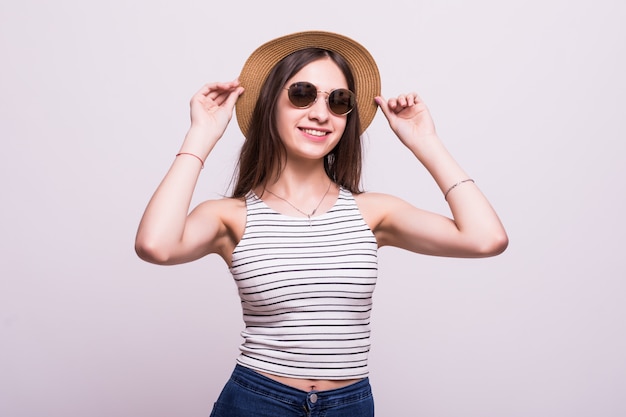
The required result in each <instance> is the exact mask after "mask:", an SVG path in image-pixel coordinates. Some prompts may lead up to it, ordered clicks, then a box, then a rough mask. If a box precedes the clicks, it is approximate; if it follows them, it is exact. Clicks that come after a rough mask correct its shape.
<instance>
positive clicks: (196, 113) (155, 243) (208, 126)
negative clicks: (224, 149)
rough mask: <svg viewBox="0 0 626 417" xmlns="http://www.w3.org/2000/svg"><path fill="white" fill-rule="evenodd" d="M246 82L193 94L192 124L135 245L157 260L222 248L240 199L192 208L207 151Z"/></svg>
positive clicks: (173, 259) (172, 261)
mask: <svg viewBox="0 0 626 417" xmlns="http://www.w3.org/2000/svg"><path fill="white" fill-rule="evenodd" d="M242 92H243V88H242V87H240V86H239V82H238V81H237V80H235V81H231V82H227V83H213V84H207V85H205V86H204V87H202V89H200V91H198V92H197V93H196V94H195V95H194V96H193V97H192V99H191V102H190V111H191V126H190V128H189V131H188V132H187V135H186V136H185V140H184V142H183V144H182V146H181V148H180V151H179V153H178V154H177V155H176V158H175V159H174V162H173V163H172V166H171V167H170V169H169V171H168V172H167V174H166V175H165V178H163V180H162V181H161V183H160V185H159V186H158V188H157V190H156V191H155V193H154V195H153V196H152V198H151V199H150V202H149V203H148V206H147V207H146V210H145V212H144V214H143V217H142V219H141V222H140V224H139V228H138V230H137V236H136V239H135V250H136V252H137V254H138V255H139V257H140V258H142V259H144V260H146V261H148V262H153V263H157V264H177V263H183V262H188V261H191V260H194V259H198V258H200V257H202V256H204V255H206V254H208V253H211V252H219V251H220V247H221V246H223V240H224V239H226V238H227V237H228V230H227V228H226V226H225V224H226V222H225V216H228V213H229V210H228V209H229V207H228V206H229V205H232V204H236V202H233V201H228V200H216V201H212V202H206V203H203V204H201V205H200V206H198V207H197V208H196V209H194V210H193V211H192V212H191V213H189V209H190V204H191V198H192V195H193V191H194V189H195V186H196V183H197V180H198V177H199V175H200V170H201V169H202V168H203V167H204V161H205V160H206V158H207V156H208V155H209V153H210V152H211V150H212V149H213V147H214V146H215V144H216V143H217V141H218V140H219V139H220V138H221V137H222V135H223V134H224V131H225V129H226V127H227V126H228V123H229V122H230V119H231V118H232V112H233V108H234V106H235V102H236V101H237V98H238V97H239V95H240V94H241V93H242Z"/></svg>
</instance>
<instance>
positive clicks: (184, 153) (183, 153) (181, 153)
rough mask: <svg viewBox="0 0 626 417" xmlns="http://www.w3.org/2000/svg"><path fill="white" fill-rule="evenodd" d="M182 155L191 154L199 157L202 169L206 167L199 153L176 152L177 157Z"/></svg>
mask: <svg viewBox="0 0 626 417" xmlns="http://www.w3.org/2000/svg"><path fill="white" fill-rule="evenodd" d="M180 155H191V156H193V157H196V158H198V161H200V164H202V166H201V167H200V169H202V168H204V161H203V160H202V158H200V157H199V156H198V155H194V154H192V153H189V152H180V153H177V154H176V157H179V156H180Z"/></svg>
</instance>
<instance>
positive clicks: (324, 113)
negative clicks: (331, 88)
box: [309, 91, 330, 123]
mask: <svg viewBox="0 0 626 417" xmlns="http://www.w3.org/2000/svg"><path fill="white" fill-rule="evenodd" d="M327 101H328V94H327V93H325V92H323V91H322V92H318V94H317V100H315V102H314V103H313V104H312V105H311V107H309V119H312V120H317V121H318V122H319V123H324V122H325V121H327V120H328V117H329V115H330V110H329V109H328V102H327Z"/></svg>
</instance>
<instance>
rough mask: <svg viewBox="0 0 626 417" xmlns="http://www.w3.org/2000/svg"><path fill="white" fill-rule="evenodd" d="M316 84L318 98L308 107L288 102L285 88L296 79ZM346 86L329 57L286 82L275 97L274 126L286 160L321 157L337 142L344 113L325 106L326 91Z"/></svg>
mask: <svg viewBox="0 0 626 417" xmlns="http://www.w3.org/2000/svg"><path fill="white" fill-rule="evenodd" d="M302 81H303V82H308V83H311V84H313V85H315V86H316V87H317V90H318V93H317V101H316V102H315V103H313V105H311V107H307V108H304V109H302V108H298V107H296V106H294V105H293V104H291V101H289V96H288V94H287V87H289V86H290V85H291V84H293V83H295V82H302ZM337 88H348V83H347V81H346V78H345V77H344V75H343V73H342V72H341V70H340V69H339V67H338V66H337V64H335V63H334V62H333V61H332V60H331V59H330V58H323V59H320V60H317V61H313V62H311V63H310V64H308V65H306V66H305V67H304V68H302V69H301V70H300V71H298V72H297V73H296V74H295V75H294V76H293V77H291V78H290V79H289V80H288V81H287V83H286V84H285V88H284V89H283V91H281V93H280V94H279V96H278V103H277V112H276V125H277V127H278V133H279V134H280V138H281V140H282V142H283V144H284V145H285V148H286V150H287V158H288V159H322V158H323V157H324V156H325V155H327V154H328V153H329V152H330V151H331V150H332V149H333V148H334V147H335V145H337V143H338V142H339V139H341V136H342V135H343V131H344V129H345V127H346V120H347V115H344V116H337V115H335V114H334V113H332V112H331V111H330V110H329V109H328V104H327V103H326V99H327V97H328V92H330V91H332V90H335V89H337Z"/></svg>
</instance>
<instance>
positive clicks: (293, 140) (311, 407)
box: [136, 32, 508, 417]
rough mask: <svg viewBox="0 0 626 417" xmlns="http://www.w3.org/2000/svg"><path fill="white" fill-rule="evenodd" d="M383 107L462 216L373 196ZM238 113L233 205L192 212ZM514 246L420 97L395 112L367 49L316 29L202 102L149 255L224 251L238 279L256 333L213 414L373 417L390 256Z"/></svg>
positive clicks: (165, 193)
mask: <svg viewBox="0 0 626 417" xmlns="http://www.w3.org/2000/svg"><path fill="white" fill-rule="evenodd" d="M235 104H236V106H235ZM377 107H380V108H381V110H382V112H383V114H384V116H385V117H386V118H387V120H388V122H389V125H390V126H391V129H392V130H393V132H394V133H395V135H396V136H397V137H398V138H399V139H400V141H401V142H402V143H403V144H404V145H405V146H406V147H407V148H408V149H409V150H410V151H411V152H412V153H413V154H414V155H415V157H416V158H417V160H418V161H419V162H420V163H421V164H423V165H424V166H425V167H426V169H427V170H428V171H429V172H430V174H431V175H432V177H433V179H434V180H435V181H436V183H437V185H438V186H439V187H440V189H441V191H442V193H443V197H444V198H445V199H446V200H447V202H448V204H449V205H450V210H451V213H452V218H448V217H445V216H442V215H439V214H435V213H430V212H427V211H424V210H420V209H418V208H416V207H414V206H412V205H410V204H408V203H407V202H405V201H403V200H401V199H399V198H396V197H393V196H390V195H386V194H379V193H371V192H362V191H361V189H360V174H361V143H360V135H361V134H362V133H363V132H364V130H365V129H366V128H367V126H368V125H369V124H370V122H371V121H372V119H373V117H374V115H375V113H376V109H377ZM235 108H236V111H237V120H238V123H239V125H240V128H241V130H242V131H243V133H244V135H245V137H246V141H245V143H244V145H243V148H242V150H241V154H240V158H239V165H238V176H237V181H236V184H235V186H234V190H233V195H232V197H231V198H223V199H218V200H210V201H206V202H204V203H202V204H200V205H198V206H197V207H195V208H194V209H193V210H192V211H191V212H189V210H190V204H191V198H192V193H193V191H194V188H195V184H196V181H197V179H198V176H199V175H200V172H201V168H202V167H203V166H204V163H205V160H206V159H207V157H208V156H209V154H210V152H211V150H212V149H213V147H214V146H215V144H216V143H217V141H218V140H219V139H220V138H221V136H222V135H223V133H224V131H225V129H226V127H227V125H228V123H229V121H230V119H231V117H232V112H233V109H235ZM507 243H508V240H507V236H506V232H505V230H504V228H503V227H502V224H501V223H500V221H499V219H498V216H497V215H496V213H495V212H494V210H493V209H492V207H491V205H490V204H489V202H488V201H487V199H486V198H485V197H484V196H483V194H482V193H481V192H480V191H479V189H478V187H477V186H476V184H475V183H474V181H473V180H472V179H471V178H470V177H468V175H467V174H466V173H465V172H464V171H463V169H462V168H461V167H460V166H459V165H458V164H457V163H456V162H455V160H454V159H453V158H452V156H451V155H450V154H449V153H448V151H447V150H446V149H445V147H444V146H443V144H442V142H441V141H440V139H439V138H438V136H437V133H436V131H435V127H434V124H433V121H432V119H431V116H430V114H429V112H428V109H427V107H426V106H425V104H424V103H423V102H422V101H421V99H420V98H419V97H418V95H417V94H415V93H408V94H401V95H399V96H397V97H396V98H392V99H389V100H386V99H385V98H383V97H382V96H381V95H380V78H379V74H378V69H377V67H376V64H375V62H374V60H373V59H372V57H371V55H370V54H369V52H368V51H367V50H366V49H365V48H363V46H361V45H360V44H358V43H357V42H355V41H354V40H352V39H349V38H347V37H344V36H341V35H338V34H334V33H328V32H301V33H295V34H291V35H287V36H283V37H281V38H278V39H274V40H272V41H270V42H268V43H266V44H264V45H262V46H261V47H259V48H258V49H257V50H256V51H254V53H253V54H252V55H251V56H250V58H249V59H248V61H247V62H246V64H245V65H244V68H243V70H242V73H241V75H240V77H239V78H238V79H236V80H234V81H231V82H225V83H213V84H207V85H205V86H204V87H202V89H200V91H198V92H197V93H196V94H195V95H194V96H193V98H192V99H191V127H190V128H189V131H188V133H187V135H186V137H185V140H184V141H183V144H182V146H181V148H180V152H179V153H178V154H177V155H176V158H175V160H174V162H173V164H172V166H171V168H170V170H169V171H168V173H167V174H166V176H165V178H164V179H163V181H162V183H161V184H160V185H159V187H158V188H157V190H156V192H155V193H154V196H153V197H152V199H151V200H150V202H149V204H148V206H147V208H146V211H145V214H144V216H143V218H142V220H141V223H140V225H139V230H138V233H137V239H136V250H137V253H138V254H139V256H140V257H141V258H142V259H144V260H146V261H148V262H153V263H157V264H163V265H171V264H179V263H183V262H190V261H193V260H195V259H198V258H201V257H203V256H205V255H207V254H210V253H217V254H219V255H220V256H221V257H222V258H223V259H224V261H225V262H226V263H227V264H228V266H229V267H230V271H231V272H232V275H233V278H234V279H235V281H236V283H237V286H238V289H239V295H240V297H241V302H242V309H243V317H244V321H245V324H246V328H245V329H244V331H243V332H242V336H243V339H244V340H243V343H242V346H241V353H240V355H239V357H238V359H237V364H236V366H235V370H234V372H233V374H232V377H231V379H230V380H229V381H228V383H227V384H226V386H225V387H224V390H223V391H222V393H221V395H220V398H219V399H218V401H217V402H216V404H215V406H214V410H213V414H212V415H213V416H242V417H243V416H252V415H254V416H272V417H275V416H302V415H306V416H315V415H326V416H371V415H373V412H374V411H373V399H372V395H371V390H370V386H369V380H368V368H367V355H368V351H369V332H370V328H369V317H370V310H371V295H372V291H373V289H374V285H375V282H376V277H377V258H376V253H377V249H378V248H379V247H381V246H386V245H391V246H396V247H399V248H403V249H407V250H409V251H413V252H416V253H422V254H429V255H437V256H452V257H486V256H493V255H497V254H499V253H501V252H502V251H503V250H504V249H505V248H506V246H507Z"/></svg>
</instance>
